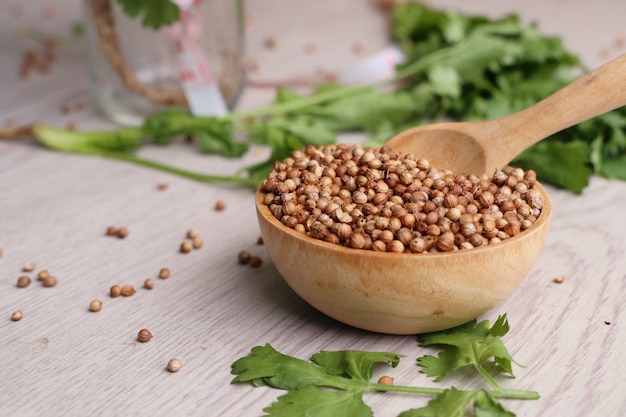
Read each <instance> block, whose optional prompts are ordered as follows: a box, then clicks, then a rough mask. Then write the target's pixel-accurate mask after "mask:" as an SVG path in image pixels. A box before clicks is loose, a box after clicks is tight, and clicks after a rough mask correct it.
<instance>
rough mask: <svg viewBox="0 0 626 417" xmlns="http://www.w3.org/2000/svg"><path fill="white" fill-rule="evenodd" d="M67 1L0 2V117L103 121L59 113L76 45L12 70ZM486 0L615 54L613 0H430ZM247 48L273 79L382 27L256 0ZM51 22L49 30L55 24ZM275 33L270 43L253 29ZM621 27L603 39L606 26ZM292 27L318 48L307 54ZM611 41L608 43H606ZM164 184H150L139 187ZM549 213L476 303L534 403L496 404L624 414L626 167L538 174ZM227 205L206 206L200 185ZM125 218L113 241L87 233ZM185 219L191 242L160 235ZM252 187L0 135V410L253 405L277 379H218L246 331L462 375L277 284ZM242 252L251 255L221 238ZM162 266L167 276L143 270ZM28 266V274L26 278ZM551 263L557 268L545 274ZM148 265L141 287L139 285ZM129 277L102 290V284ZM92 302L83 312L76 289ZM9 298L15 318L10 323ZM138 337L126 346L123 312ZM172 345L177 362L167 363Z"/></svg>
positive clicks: (413, 373) (183, 149) (177, 229)
mask: <svg viewBox="0 0 626 417" xmlns="http://www.w3.org/2000/svg"><path fill="white" fill-rule="evenodd" d="M79 3H80V2H79V1H78V0H73V1H70V0H64V1H52V0H45V1H44V0H37V1H35V0H31V1H29V2H22V1H18V0H0V83H1V86H2V90H1V91H2V93H1V95H0V123H3V124H6V123H10V122H13V123H15V124H20V123H29V122H34V121H37V122H45V123H50V124H55V125H57V126H65V125H66V124H67V123H69V122H76V123H78V125H79V127H80V128H110V127H112V125H111V124H110V123H109V122H108V121H107V120H105V119H104V118H103V117H102V116H101V115H99V114H98V113H97V112H96V111H95V110H94V109H93V108H91V107H90V106H87V108H85V109H83V110H76V111H73V112H71V113H69V114H63V113H62V112H61V110H60V109H61V107H62V105H63V104H65V103H79V102H80V103H87V102H88V100H89V97H88V92H87V75H86V65H85V62H84V54H83V51H82V49H81V47H82V45H81V44H71V45H66V46H63V47H61V48H60V49H59V61H58V62H57V63H56V64H55V66H54V67H53V68H52V69H51V71H50V73H48V74H46V75H42V74H36V73H34V74H32V75H31V77H29V78H28V79H27V80H19V78H18V75H17V73H18V67H19V60H20V57H21V54H22V53H23V51H24V50H25V49H26V48H27V47H29V43H28V40H27V39H25V38H24V37H23V36H21V35H19V34H18V31H19V29H20V28H24V27H29V26H35V27H38V28H39V29H40V30H42V31H44V32H48V33H55V31H57V32H56V33H59V32H63V31H67V30H68V28H69V24H70V23H71V22H74V21H76V20H78V19H79V17H80V13H79ZM431 4H433V5H435V6H441V7H444V6H453V7H456V6H463V9H464V10H468V11H472V12H478V13H488V14H491V15H493V16H498V15H501V14H502V13H504V12H508V11H516V12H519V13H520V14H521V15H522V16H523V17H524V19H525V20H526V21H531V20H538V21H539V23H540V27H542V28H544V29H545V32H546V33H550V34H556V35H559V36H563V37H564V39H565V42H566V45H567V46H568V47H569V48H570V49H571V50H573V51H575V52H577V53H579V54H581V55H582V56H583V58H584V60H585V62H586V64H587V65H589V66H592V67H594V66H597V65H599V64H601V63H602V62H604V61H606V60H608V59H610V58H611V57H613V56H616V55H617V54H619V53H623V52H626V50H624V49H623V48H624V47H623V46H622V45H623V43H624V42H623V41H624V39H626V38H625V37H626V30H625V29H624V26H623V16H624V12H626V6H625V5H624V4H623V3H622V2H621V0H602V1H600V2H584V1H575V0H560V1H559V0H542V1H539V0H532V1H526V2H519V1H513V0H506V1H500V2H497V3H496V2H490V1H487V0H474V1H472V2H463V1H460V0H445V1H444V0H440V1H432V2H431ZM248 14H249V20H250V21H249V25H248V28H247V30H248V34H247V35H248V55H249V57H250V58H251V59H255V60H257V61H258V63H259V69H258V70H257V71H256V72H254V73H252V74H251V78H252V79H257V80H259V79H262V80H271V79H282V78H286V77H291V76H298V75H302V74H309V75H311V74H315V71H317V70H318V69H327V70H330V69H338V68H344V67H346V66H348V65H350V64H352V63H355V62H357V60H358V59H360V58H361V57H359V56H356V55H355V54H354V53H353V46H354V44H356V43H359V44H362V45H363V46H364V47H365V48H367V50H369V51H372V52H374V51H376V50H378V49H380V48H382V47H383V46H385V45H386V44H387V43H388V39H387V37H386V35H385V28H386V20H385V17H384V16H383V15H382V14H381V13H380V12H379V11H378V10H377V9H376V7H374V6H373V3H372V2H366V1H359V0H350V1H343V2H335V1H332V0H324V1H317V2H307V1H304V0H298V1H292V2H280V1H278V0H257V1H254V2H249V4H248ZM63 33H64V32H63ZM267 36H273V37H275V38H276V39H277V40H278V41H279V43H278V46H277V48H275V49H274V50H267V49H265V48H264V47H263V39H264V38H265V37H267ZM620 39H621V41H620ZM307 43H314V44H315V45H316V46H317V50H316V51H315V53H310V52H306V51H305V45H306V44H307ZM620 48H622V49H620ZM271 96H272V91H271V90H270V89H258V88H249V89H247V90H246V93H245V95H244V97H243V99H242V101H241V103H240V108H252V107H255V106H258V105H261V104H264V103H266V102H267V101H268V100H269V99H270V98H271ZM140 154H141V155H142V156H145V157H149V158H154V159H157V160H161V161H166V162H169V163H172V164H174V165H179V166H184V167H187V168H189V169H195V170H199V171H204V172H210V173H215V172H220V171H222V170H224V171H229V172H233V171H235V170H236V169H237V168H238V167H240V166H242V165H243V164H247V163H250V162H251V161H253V160H255V159H260V158H263V157H264V156H265V155H264V154H263V155H261V154H259V153H255V152H253V153H251V154H250V155H249V156H247V157H246V158H244V159H242V160H235V161H232V160H224V159H221V158H218V157H209V156H202V155H199V154H198V153H197V152H195V150H194V149H192V148H190V147H189V145H186V144H183V143H180V144H176V145H174V146H171V147H167V148H153V147H149V148H145V149H143V150H142V151H141V152H140ZM160 182H166V183H168V184H169V187H168V188H167V189H165V190H159V189H158V187H157V184H158V183H160ZM550 192H551V195H552V198H553V200H554V218H553V223H552V228H551V231H550V234H549V237H548V241H547V244H546V246H545V249H544V251H543V253H542V255H541V257H540V259H539V261H538V263H537V264H536V267H535V268H534V269H533V270H532V272H531V273H530V274H529V276H528V278H527V279H526V280H525V282H524V283H523V284H522V286H521V287H520V288H519V290H518V291H517V292H516V293H515V294H514V295H513V296H512V297H511V298H510V299H509V300H508V301H506V302H505V303H503V304H502V305H500V306H498V307H497V308H496V309H494V310H493V311H492V312H490V313H489V314H487V315H486V316H485V317H483V318H488V319H495V318H496V317H497V315H498V314H502V313H505V312H506V313H508V317H509V320H510V322H511V326H512V330H511V332H510V334H509V335H508V336H507V337H506V343H507V346H509V348H510V351H511V353H512V354H513V356H514V358H516V359H517V360H518V361H519V362H521V363H522V364H526V365H527V366H526V367H525V368H517V369H516V371H517V372H516V373H517V376H518V378H516V379H506V378H503V379H501V383H502V385H504V386H506V387H510V388H516V389H532V390H536V391H539V393H540V394H541V396H542V398H541V399H540V400H539V401H519V402H515V401H509V402H507V404H508V405H509V407H510V408H511V409H512V410H513V411H515V412H516V413H517V415H519V416H529V417H530V416H581V417H582V416H585V417H586V416H611V417H617V416H623V415H624V414H625V413H626V393H625V391H624V389H625V388H626V361H625V360H624V355H625V354H626V348H625V346H626V326H625V324H626V314H625V313H624V310H623V306H624V305H625V304H626V261H625V259H626V258H625V257H624V254H625V253H626V237H625V232H626V216H624V206H623V205H624V204H625V203H626V183H622V182H616V181H607V180H604V179H600V178H593V180H592V182H591V185H590V186H589V187H588V188H587V189H586V190H585V192H584V193H583V194H582V195H579V196H578V195H572V194H570V193H568V192H564V191H561V190H557V189H553V188H550ZM219 200H221V201H224V202H225V203H226V209H225V210H223V211H215V210H214V205H215V203H216V202H217V201H219ZM109 225H113V226H126V227H128V229H129V231H130V233H129V235H128V237H127V238H126V239H118V238H114V237H108V236H105V233H104V232H105V229H106V227H107V226H109ZM190 228H196V229H198V231H199V232H200V234H201V236H202V237H203V239H204V242H205V245H204V247H203V248H201V249H199V250H195V251H193V252H192V253H189V254H182V253H180V252H179V250H178V247H179V245H180V243H181V242H182V241H183V240H184V239H185V233H186V231H187V230H188V229H190ZM258 237H259V231H258V227H257V224H256V218H255V213H254V204H253V193H252V192H251V191H250V190H248V189H245V188H236V187H232V186H225V185H207V184H201V183H197V182H193V181H190V180H186V179H182V178H178V177H174V176H169V175H166V174H163V173H159V172H156V171H152V170H150V169H147V168H141V167H137V166H134V165H129V164H126V163H122V162H116V161H111V160H105V159H100V158H92V157H85V156H76V155H70V154H60V153H55V152H52V151H48V150H46V149H43V148H41V147H38V146H37V145H35V144H34V143H31V142H16V141H0V248H2V250H3V255H2V257H1V258H0V416H3V417H4V416H7V417H8V416H87V415H95V416H114V417H120V416H238V417H242V416H258V415H262V414H263V413H262V408H264V407H266V406H269V405H270V404H271V403H272V402H273V401H274V399H275V398H276V397H277V396H278V394H279V392H277V391H275V390H270V389H263V388H252V387H251V386H248V385H231V384H230V380H231V379H232V375H231V374H230V365H231V363H232V362H233V361H235V360H236V359H238V358H239V357H241V356H244V355H246V354H247V353H248V352H249V350H250V348H252V347H253V346H256V345H260V344H265V343H270V344H272V345H273V346H274V347H275V348H276V349H278V350H280V351H282V352H284V353H288V354H292V355H295V356H298V357H302V358H308V357H309V356H310V355H312V354H314V353H316V352H318V351H319V350H322V349H325V350H339V349H364V350H379V351H380V350H382V351H392V352H397V353H401V354H404V355H406V356H407V357H406V358H405V359H404V360H403V361H402V362H401V364H400V366H399V367H398V368H396V369H393V370H384V371H383V370H378V371H377V375H378V374H379V373H380V372H384V373H387V374H390V375H392V376H394V378H395V380H396V383H398V384H405V385H411V384H413V385H433V386H439V385H441V386H447V385H448V384H449V383H452V384H454V385H457V386H459V387H466V386H468V384H469V385H470V386H471V385H472V383H471V381H470V380H469V379H468V377H467V376H466V375H464V374H463V373H461V374H459V375H457V376H456V377H454V378H453V379H452V380H451V382H446V383H442V384H435V383H432V382H430V381H429V380H428V379H427V378H426V377H425V376H424V375H421V374H419V373H418V369H417V367H416V365H415V358H417V357H418V356H420V355H422V354H424V353H425V352H424V350H423V349H420V348H419V347H418V346H417V343H416V338H415V337H414V336H389V335H380V334H373V333H368V332H365V331H360V330H357V329H353V328H350V327H347V326H345V325H342V324H340V323H338V322H335V321H333V320H331V319H329V318H327V317H325V316H323V315H322V314H320V313H318V312H317V311H316V310H314V309H313V308H311V307H309V306H308V305H307V304H306V303H305V302H303V301H302V300H301V299H300V298H299V297H298V296H297V295H296V294H294V293H293V292H292V291H291V290H290V289H289V288H288V287H287V285H286V284H285V283H284V282H283V281H282V279H281V278H280V276H279V275H278V273H277V272H276V270H275V269H274V267H273V266H272V263H271V261H270V260H269V259H268V258H267V255H266V253H265V250H264V248H263V246H262V245H258V244H257V238H258ZM241 250H248V251H249V252H251V253H252V254H256V255H259V256H260V257H261V258H262V259H263V260H264V262H263V265H262V266H261V267H260V268H258V269H253V268H250V267H248V266H242V265H239V264H238V263H237V254H238V253H239V251H241ZM27 262H33V263H35V264H36V269H35V272H37V271H39V270H42V269H47V270H49V271H50V272H51V273H52V274H54V275H55V276H56V277H57V278H58V285H56V286H55V287H52V288H44V287H42V285H41V284H40V283H39V282H38V281H37V280H36V279H33V282H32V283H31V285H30V286H29V287H27V288H17V286H16V281H17V278H18V277H19V276H20V275H22V274H23V273H22V271H21V269H22V265H24V264H25V263H27ZM163 267H167V268H169V269H170V270H171V277H170V278H169V279H167V280H163V279H159V278H157V274H158V272H159V270H160V268H163ZM35 272H33V273H30V274H29V275H30V276H31V277H33V278H34V277H35ZM560 275H563V276H564V277H565V281H564V282H563V283H561V284H556V283H554V282H553V279H554V278H555V277H557V276H560ZM149 277H152V278H153V279H154V280H155V282H156V286H155V288H154V289H152V290H147V289H144V288H143V287H142V284H143V282H144V280H145V279H146V278H149ZM114 284H120V285H121V284H132V285H134V286H135V288H136V289H137V293H136V294H135V295H134V296H132V297H128V298H124V297H120V298H115V299H113V298H110V297H109V296H108V291H109V287H110V286H111V285H114ZM96 298H98V299H100V300H102V301H103V303H104V305H103V308H102V311H100V312H99V313H91V312H89V311H88V307H89V302H90V301H91V300H92V299H96ZM17 309H20V310H21V311H22V312H23V316H24V317H23V319H22V320H21V321H19V322H14V321H12V320H11V318H10V317H11V313H12V312H13V311H14V310H17ZM141 328H148V329H150V330H151V332H152V333H153V335H154V337H153V339H152V340H151V341H150V342H149V343H143V344H142V343H138V342H137V340H136V335H137V332H138V331H139V329H141ZM173 357H176V358H179V359H180V360H181V361H182V363H183V367H182V369H181V370H180V371H179V372H178V373H169V372H167V371H166V370H165V365H166V363H167V361H168V360H169V359H170V358H173ZM427 399H428V398H426V397H413V396H408V395H398V394H385V395H380V394H372V395H369V394H368V396H367V397H366V401H367V402H368V403H369V404H371V405H372V407H373V409H374V411H375V413H376V415H377V416H395V415H397V414H398V413H399V412H400V411H402V410H405V409H408V408H413V407H419V406H422V405H424V404H425V403H426V401H427Z"/></svg>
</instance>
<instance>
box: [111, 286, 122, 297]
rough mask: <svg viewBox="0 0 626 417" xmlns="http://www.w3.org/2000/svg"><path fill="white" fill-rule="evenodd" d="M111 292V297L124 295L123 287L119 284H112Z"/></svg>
mask: <svg viewBox="0 0 626 417" xmlns="http://www.w3.org/2000/svg"><path fill="white" fill-rule="evenodd" d="M110 294H111V297H113V298H115V297H119V296H120V295H122V287H120V286H119V285H114V286H112V287H111V290H110Z"/></svg>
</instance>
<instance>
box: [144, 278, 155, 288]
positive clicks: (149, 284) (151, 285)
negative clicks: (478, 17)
mask: <svg viewBox="0 0 626 417" xmlns="http://www.w3.org/2000/svg"><path fill="white" fill-rule="evenodd" d="M143 287H144V288H146V289H148V290H151V289H153V288H154V280H153V279H152V278H147V279H146V280H145V281H144V282H143Z"/></svg>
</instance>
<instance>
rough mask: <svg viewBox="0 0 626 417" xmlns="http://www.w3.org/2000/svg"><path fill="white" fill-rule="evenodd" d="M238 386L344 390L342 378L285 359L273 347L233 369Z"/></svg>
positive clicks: (255, 353)
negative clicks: (244, 383) (313, 386)
mask: <svg viewBox="0 0 626 417" xmlns="http://www.w3.org/2000/svg"><path fill="white" fill-rule="evenodd" d="M232 373H233V374H236V375H237V376H236V377H235V378H234V379H233V380H232V382H233V383H235V382H252V383H253V384H254V385H256V386H261V385H269V386H271V387H274V388H282V389H297V388H302V387H306V386H310V385H317V386H331V387H336V388H344V387H346V386H347V384H345V383H343V382H342V378H338V377H334V376H332V375H329V374H328V373H327V372H326V370H325V369H324V367H322V366H320V365H317V364H314V363H311V362H307V361H305V360H302V359H298V358H294V357H293V356H288V355H284V354H282V353H280V352H277V351H276V350H274V348H273V347H272V346H270V345H269V344H266V345H265V346H256V347H254V348H252V355H251V356H246V357H243V358H241V359H239V360H238V361H236V362H235V363H233V365H232Z"/></svg>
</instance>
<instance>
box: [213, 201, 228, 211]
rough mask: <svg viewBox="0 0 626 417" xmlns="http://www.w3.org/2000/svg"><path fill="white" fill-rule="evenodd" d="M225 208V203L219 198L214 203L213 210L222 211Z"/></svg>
mask: <svg viewBox="0 0 626 417" xmlns="http://www.w3.org/2000/svg"><path fill="white" fill-rule="evenodd" d="M225 208H226V203H225V202H223V201H222V200H219V201H218V202H216V203H215V210H216V211H222V210H224V209H225Z"/></svg>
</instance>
